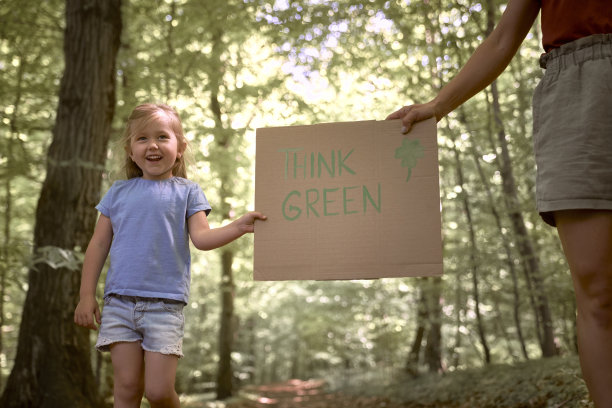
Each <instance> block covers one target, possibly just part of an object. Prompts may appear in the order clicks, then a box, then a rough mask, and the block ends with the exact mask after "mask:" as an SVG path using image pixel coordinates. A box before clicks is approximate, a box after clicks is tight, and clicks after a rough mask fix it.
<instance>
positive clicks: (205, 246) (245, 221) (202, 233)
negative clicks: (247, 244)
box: [187, 211, 267, 251]
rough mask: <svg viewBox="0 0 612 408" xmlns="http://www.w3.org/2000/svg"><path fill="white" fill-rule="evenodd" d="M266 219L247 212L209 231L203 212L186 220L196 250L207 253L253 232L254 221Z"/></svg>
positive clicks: (256, 213)
mask: <svg viewBox="0 0 612 408" xmlns="http://www.w3.org/2000/svg"><path fill="white" fill-rule="evenodd" d="M266 218H267V217H266V216H265V215H263V214H261V213H260V212H256V211H253V212H249V213H246V214H245V215H243V216H242V217H240V218H238V219H237V220H235V221H232V222H231V223H229V224H227V225H225V226H223V227H220V228H214V229H211V228H210V226H209V225H208V219H207V218H206V213H205V212H204V211H199V212H197V213H195V214H193V215H192V216H191V217H189V219H188V220H187V223H188V224H187V225H188V227H189V236H190V237H191V242H193V245H195V247H196V248H198V249H200V250H202V251H208V250H210V249H215V248H219V247H222V246H223V245H226V244H229V243H230V242H232V241H233V240H235V239H236V238H239V237H241V236H243V235H244V234H246V233H248V232H254V231H255V220H265V219H266Z"/></svg>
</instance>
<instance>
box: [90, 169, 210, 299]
mask: <svg viewBox="0 0 612 408" xmlns="http://www.w3.org/2000/svg"><path fill="white" fill-rule="evenodd" d="M96 209H98V211H100V212H101V213H102V214H104V215H105V216H107V217H108V218H110V221H111V224H112V226H113V242H112V245H111V249H110V267H109V269H108V274H107V277H106V285H105V288H104V296H108V295H110V294H117V295H125V296H140V297H148V298H163V299H173V300H178V301H182V302H185V303H187V299H188V296H189V285H190V281H191V272H190V267H191V256H190V254H189V231H188V228H187V219H188V218H189V217H191V216H192V215H193V214H195V213H197V212H198V211H205V212H206V214H208V213H209V212H210V210H211V207H210V204H209V203H208V200H207V199H206V196H205V195H204V192H203V191H202V189H201V188H200V186H199V185H198V184H196V183H194V182H192V181H189V180H186V179H184V178H180V177H172V178H170V179H167V180H147V179H143V178H141V177H137V178H132V179H129V180H120V181H116V182H115V183H114V184H113V185H112V186H111V188H110V189H109V190H108V192H107V193H106V194H105V195H104V197H103V198H102V200H101V201H100V203H99V204H98V205H97V206H96Z"/></svg>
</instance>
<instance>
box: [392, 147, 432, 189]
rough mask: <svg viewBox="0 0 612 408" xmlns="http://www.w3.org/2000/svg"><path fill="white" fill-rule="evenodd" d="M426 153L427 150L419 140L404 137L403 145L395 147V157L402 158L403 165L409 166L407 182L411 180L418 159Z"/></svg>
mask: <svg viewBox="0 0 612 408" xmlns="http://www.w3.org/2000/svg"><path fill="white" fill-rule="evenodd" d="M424 154H425V150H424V149H423V146H422V145H421V142H419V141H418V140H410V139H404V140H403V141H402V145H401V146H400V147H398V148H397V149H395V158H396V159H401V160H402V167H408V176H407V177H406V182H408V181H409V180H410V176H411V175H412V169H413V168H414V166H416V164H417V161H418V159H420V158H421V157H423V155H424Z"/></svg>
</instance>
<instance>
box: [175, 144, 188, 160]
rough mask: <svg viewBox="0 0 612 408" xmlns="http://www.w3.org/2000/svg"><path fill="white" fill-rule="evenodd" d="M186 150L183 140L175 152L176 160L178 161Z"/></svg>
mask: <svg viewBox="0 0 612 408" xmlns="http://www.w3.org/2000/svg"><path fill="white" fill-rule="evenodd" d="M186 149H187V142H186V141H185V140H182V141H181V143H180V144H179V147H178V149H177V151H176V158H177V159H180V158H181V157H183V153H185V150H186Z"/></svg>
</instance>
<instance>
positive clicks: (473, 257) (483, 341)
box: [448, 129, 491, 364]
mask: <svg viewBox="0 0 612 408" xmlns="http://www.w3.org/2000/svg"><path fill="white" fill-rule="evenodd" d="M448 130H449V134H452V131H451V130H450V129H448ZM451 141H452V143H453V145H452V151H453V154H454V158H455V169H456V172H457V185H458V186H459V187H461V201H462V204H463V213H464V214H465V218H466V222H467V227H468V233H469V236H470V268H471V270H472V273H471V276H472V297H473V298H474V312H475V313H476V327H477V329H478V337H479V338H480V345H481V346H482V351H483V354H484V361H485V363H486V364H490V363H491V351H490V348H489V344H488V343H487V336H486V333H485V328H484V322H483V319H482V313H481V310H480V289H479V287H478V286H479V277H478V261H477V258H478V245H477V243H476V234H475V232H474V222H473V220H472V211H471V208H470V202H469V201H468V194H467V192H466V187H465V180H464V177H463V169H462V168H461V157H460V155H459V150H458V149H457V146H456V145H455V140H454V138H452V140H451Z"/></svg>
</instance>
